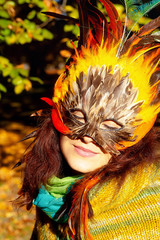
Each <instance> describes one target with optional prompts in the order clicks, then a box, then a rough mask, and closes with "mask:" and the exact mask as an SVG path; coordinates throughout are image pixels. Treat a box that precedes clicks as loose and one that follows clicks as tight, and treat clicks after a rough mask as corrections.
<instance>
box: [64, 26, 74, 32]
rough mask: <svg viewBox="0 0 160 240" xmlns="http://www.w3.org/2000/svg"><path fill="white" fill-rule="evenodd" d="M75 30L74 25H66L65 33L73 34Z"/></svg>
mask: <svg viewBox="0 0 160 240" xmlns="http://www.w3.org/2000/svg"><path fill="white" fill-rule="evenodd" d="M73 28H74V25H64V31H65V32H71V31H72V30H73Z"/></svg>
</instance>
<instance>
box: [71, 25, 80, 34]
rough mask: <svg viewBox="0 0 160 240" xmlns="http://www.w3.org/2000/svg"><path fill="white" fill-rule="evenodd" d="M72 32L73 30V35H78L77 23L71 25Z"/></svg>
mask: <svg viewBox="0 0 160 240" xmlns="http://www.w3.org/2000/svg"><path fill="white" fill-rule="evenodd" d="M72 32H73V34H74V35H76V36H78V35H79V27H78V26H77V25H75V26H74V27H73V30H72Z"/></svg>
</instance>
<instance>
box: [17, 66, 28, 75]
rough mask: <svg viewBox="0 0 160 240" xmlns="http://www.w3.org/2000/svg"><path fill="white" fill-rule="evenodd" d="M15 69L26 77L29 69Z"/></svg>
mask: <svg viewBox="0 0 160 240" xmlns="http://www.w3.org/2000/svg"><path fill="white" fill-rule="evenodd" d="M17 70H18V72H19V73H20V74H21V75H22V76H23V77H28V75H29V71H28V70H27V69H23V68H17Z"/></svg>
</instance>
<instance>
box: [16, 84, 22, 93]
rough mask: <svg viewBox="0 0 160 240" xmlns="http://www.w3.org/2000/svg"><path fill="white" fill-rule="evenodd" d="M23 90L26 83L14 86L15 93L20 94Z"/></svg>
mask: <svg viewBox="0 0 160 240" xmlns="http://www.w3.org/2000/svg"><path fill="white" fill-rule="evenodd" d="M23 90H24V84H19V85H17V86H15V88H14V92H15V94H20V93H21V92H22V91H23Z"/></svg>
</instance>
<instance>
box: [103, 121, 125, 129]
mask: <svg viewBox="0 0 160 240" xmlns="http://www.w3.org/2000/svg"><path fill="white" fill-rule="evenodd" d="M122 127H123V125H122V124H120V123H119V122H118V121H116V120H115V119H106V120H104V121H103V122H101V124H100V129H102V130H107V129H110V130H120V129H122Z"/></svg>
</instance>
